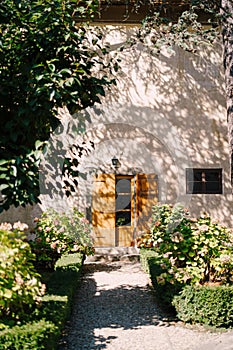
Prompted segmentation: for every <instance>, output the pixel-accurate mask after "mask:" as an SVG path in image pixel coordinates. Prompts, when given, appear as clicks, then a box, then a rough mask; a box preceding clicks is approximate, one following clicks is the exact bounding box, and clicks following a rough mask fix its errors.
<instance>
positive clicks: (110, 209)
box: [92, 174, 158, 247]
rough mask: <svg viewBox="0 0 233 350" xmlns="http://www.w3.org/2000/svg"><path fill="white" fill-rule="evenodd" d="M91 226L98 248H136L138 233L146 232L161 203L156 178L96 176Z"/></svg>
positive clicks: (150, 175) (146, 176) (148, 176)
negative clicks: (152, 214) (154, 209)
mask: <svg viewBox="0 0 233 350" xmlns="http://www.w3.org/2000/svg"><path fill="white" fill-rule="evenodd" d="M92 198H93V199H92V225H93V234H94V244H95V246H96V247H114V246H121V247H127V246H132V245H134V242H135V238H136V237H135V235H136V231H142V230H147V229H148V227H149V225H148V221H149V218H150V216H151V207H152V206H153V205H154V204H156V202H157V200H158V187H157V176H156V175H154V174H137V175H136V176H133V175H114V174H99V175H96V176H95V179H94V184H93V196H92Z"/></svg>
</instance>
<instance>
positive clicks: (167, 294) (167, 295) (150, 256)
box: [140, 249, 183, 312]
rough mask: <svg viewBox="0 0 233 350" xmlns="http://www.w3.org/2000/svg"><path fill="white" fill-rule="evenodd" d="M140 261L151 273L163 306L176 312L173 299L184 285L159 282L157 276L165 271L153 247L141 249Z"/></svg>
mask: <svg viewBox="0 0 233 350" xmlns="http://www.w3.org/2000/svg"><path fill="white" fill-rule="evenodd" d="M140 262H141V265H142V268H143V270H144V271H145V272H146V273H148V274H149V276H150V279H151V283H152V285H153V288H154V290H155V296H156V299H157V300H158V302H159V305H160V307H161V308H163V309H164V310H166V311H169V312H175V309H174V306H173V305H172V300H173V298H174V296H175V295H176V294H178V293H179V292H180V291H181V289H182V287H183V285H182V284H180V283H178V282H177V284H171V283H169V282H165V284H158V282H157V277H158V276H159V275H160V274H161V273H163V272H164V270H163V269H162V268H161V266H160V259H159V257H158V254H157V253H156V252H155V251H154V250H152V249H140Z"/></svg>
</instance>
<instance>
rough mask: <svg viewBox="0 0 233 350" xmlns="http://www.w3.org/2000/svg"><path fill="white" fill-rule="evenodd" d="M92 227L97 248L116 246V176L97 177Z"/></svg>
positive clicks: (94, 187) (93, 196)
mask: <svg viewBox="0 0 233 350" xmlns="http://www.w3.org/2000/svg"><path fill="white" fill-rule="evenodd" d="M92 226H93V234H94V245H95V246H96V247H114V246H115V175H114V174H98V175H95V178H94V183H93V192H92Z"/></svg>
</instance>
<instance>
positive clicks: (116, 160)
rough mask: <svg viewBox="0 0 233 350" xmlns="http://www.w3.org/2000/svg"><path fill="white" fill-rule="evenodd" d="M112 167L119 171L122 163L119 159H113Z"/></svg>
mask: <svg viewBox="0 0 233 350" xmlns="http://www.w3.org/2000/svg"><path fill="white" fill-rule="evenodd" d="M112 165H113V166H114V168H115V169H118V168H119V167H120V166H121V163H120V161H119V159H118V158H117V157H113V158H112Z"/></svg>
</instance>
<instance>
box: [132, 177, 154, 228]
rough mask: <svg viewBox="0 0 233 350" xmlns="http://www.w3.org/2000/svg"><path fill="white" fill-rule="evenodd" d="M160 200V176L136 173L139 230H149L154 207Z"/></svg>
mask: <svg viewBox="0 0 233 350" xmlns="http://www.w3.org/2000/svg"><path fill="white" fill-rule="evenodd" d="M157 202H158V176H157V175H155V174H137V175H136V207H137V231H148V230H149V229H150V227H149V219H150V217H151V214H152V207H153V206H154V205H155V204H156V203H157Z"/></svg>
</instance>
